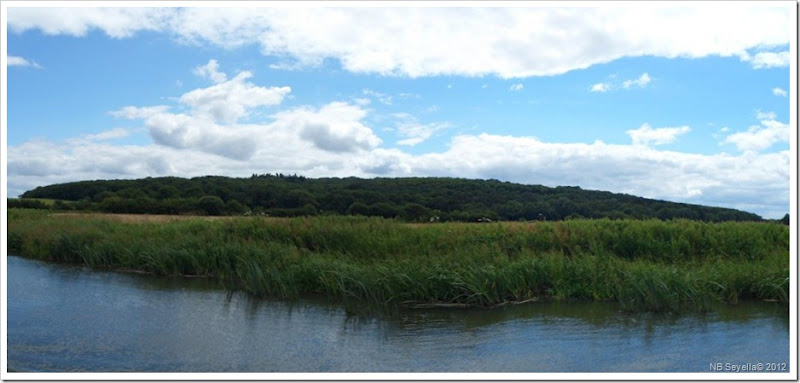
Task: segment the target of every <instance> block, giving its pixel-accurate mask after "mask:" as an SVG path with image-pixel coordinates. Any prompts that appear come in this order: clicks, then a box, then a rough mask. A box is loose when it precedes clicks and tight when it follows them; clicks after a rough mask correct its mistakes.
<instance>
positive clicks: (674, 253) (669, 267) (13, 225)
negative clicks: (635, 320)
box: [8, 209, 789, 312]
mask: <svg viewBox="0 0 800 383" xmlns="http://www.w3.org/2000/svg"><path fill="white" fill-rule="evenodd" d="M8 251H9V252H10V253H13V254H20V255H22V256H25V257H31V258H37V259H43V260H49V261H56V262H70V263H82V264H86V265H88V266H92V267H96V268H103V269H136V270H143V271H146V272H151V273H155V274H170V275H171V274H188V275H207V276H211V277H214V278H217V279H219V280H221V281H223V282H224V284H225V286H227V287H228V288H231V289H236V290H243V291H246V292H249V293H251V294H253V295H256V296H271V297H282V298H294V297H298V296H300V295H303V294H309V293H314V294H322V295H325V296H328V297H330V298H332V299H337V300H342V301H346V302H356V303H370V304H378V305H383V306H393V305H398V304H406V303H409V302H416V303H457V304H466V305H470V306H478V307H490V306H493V305H496V304H500V303H503V302H514V301H523V300H527V299H531V298H539V299H543V300H571V299H579V300H595V301H609V302H618V303H620V304H621V305H622V306H623V307H624V308H626V309H629V310H653V311H672V312H680V311H687V310H704V309H706V308H708V307H710V305H711V304H713V303H714V302H720V301H723V302H730V303H736V302H738V301H739V300H762V299H767V300H777V301H781V302H788V300H789V227H788V226H785V225H779V224H774V223H735V222H727V223H702V222H695V221H686V220H677V221H666V222H665V221H657V220H651V221H635V220H621V221H612V220H574V221H565V222H535V223H493V224H468V223H442V224H430V225H409V224H404V223H399V222H396V221H392V220H385V219H380V218H367V217H342V216H320V217H313V218H293V219H270V218H260V217H240V218H232V219H227V220H216V221H214V220H204V219H201V218H198V219H186V220H177V221H170V222H158V223H155V222H141V223H123V222H116V221H114V220H111V219H108V218H107V217H103V216H92V215H87V216H62V215H57V214H50V213H48V212H47V211H35V210H24V209H12V210H10V211H9V216H8ZM787 304H788V303H787Z"/></svg>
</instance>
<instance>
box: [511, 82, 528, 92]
mask: <svg viewBox="0 0 800 383" xmlns="http://www.w3.org/2000/svg"><path fill="white" fill-rule="evenodd" d="M522 88H524V86H523V85H522V84H514V85H511V87H509V88H508V90H510V91H512V92H517V91H520V90H522Z"/></svg>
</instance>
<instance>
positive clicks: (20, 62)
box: [6, 56, 42, 69]
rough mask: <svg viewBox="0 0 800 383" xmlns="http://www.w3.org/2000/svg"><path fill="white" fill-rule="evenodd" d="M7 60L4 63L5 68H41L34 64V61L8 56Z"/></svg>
mask: <svg viewBox="0 0 800 383" xmlns="http://www.w3.org/2000/svg"><path fill="white" fill-rule="evenodd" d="M7 58H8V60H7V61H6V65H7V66H29V67H33V68H38V69H41V68H42V66H41V65H39V64H38V63H36V62H35V61H29V60H27V59H25V58H24V57H20V56H8V57H7Z"/></svg>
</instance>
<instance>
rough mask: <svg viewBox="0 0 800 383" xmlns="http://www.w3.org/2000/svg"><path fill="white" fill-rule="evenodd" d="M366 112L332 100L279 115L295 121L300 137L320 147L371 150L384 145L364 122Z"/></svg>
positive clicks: (331, 150)
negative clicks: (314, 108)
mask: <svg viewBox="0 0 800 383" xmlns="http://www.w3.org/2000/svg"><path fill="white" fill-rule="evenodd" d="M365 116H366V111H365V110H364V109H361V108H360V107H358V106H356V105H350V104H347V103H343V102H332V103H330V104H328V105H325V106H323V107H322V108H320V109H319V110H318V111H314V110H313V109H310V108H299V109H295V110H290V111H286V112H281V113H280V114H279V115H278V118H279V119H286V120H290V121H293V122H294V123H295V124H297V126H298V127H299V130H300V136H301V137H302V138H303V139H305V140H307V141H309V142H312V143H313V144H314V146H316V147H317V148H319V149H322V150H326V151H330V152H337V153H345V152H356V151H360V150H367V149H372V148H375V147H377V146H378V145H380V144H381V142H382V141H381V139H380V138H378V136H376V135H375V134H374V133H373V132H372V129H370V128H369V127H367V126H366V125H364V124H363V123H361V120H362V119H363V118H364V117H365Z"/></svg>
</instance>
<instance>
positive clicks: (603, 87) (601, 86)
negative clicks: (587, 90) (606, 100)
mask: <svg viewBox="0 0 800 383" xmlns="http://www.w3.org/2000/svg"><path fill="white" fill-rule="evenodd" d="M610 88H611V84H609V83H607V82H599V83H597V84H594V85H592V89H591V92H597V93H603V92H607V91H608V90H609V89H610Z"/></svg>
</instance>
